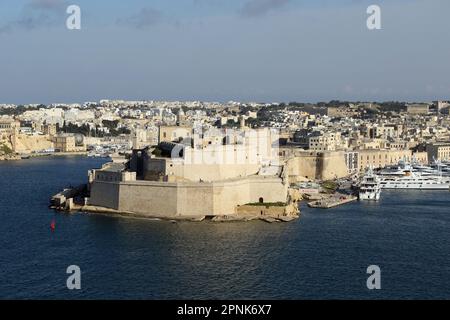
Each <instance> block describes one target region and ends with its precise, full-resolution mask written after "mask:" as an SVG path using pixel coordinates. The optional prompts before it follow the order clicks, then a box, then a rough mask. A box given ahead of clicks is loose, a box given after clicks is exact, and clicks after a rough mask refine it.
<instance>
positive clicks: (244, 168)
mask: <svg viewBox="0 0 450 320" xmlns="http://www.w3.org/2000/svg"><path fill="white" fill-rule="evenodd" d="M258 170H259V166H258V165H257V164H208V165H204V164H183V165H180V164H175V165H174V166H173V167H170V162H169V165H168V166H167V167H166V174H168V175H175V176H177V177H182V178H184V179H187V180H190V181H195V182H197V181H200V179H201V180H203V181H221V180H226V179H233V178H237V177H240V176H242V177H246V176H249V175H253V174H256V173H258Z"/></svg>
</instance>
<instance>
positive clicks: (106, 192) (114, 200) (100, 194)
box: [89, 181, 119, 210]
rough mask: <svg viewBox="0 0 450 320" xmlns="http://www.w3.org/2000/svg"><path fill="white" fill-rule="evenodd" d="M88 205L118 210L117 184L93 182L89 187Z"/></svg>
mask: <svg viewBox="0 0 450 320" xmlns="http://www.w3.org/2000/svg"><path fill="white" fill-rule="evenodd" d="M89 204H92V205H95V206H99V207H105V208H110V209H115V210H118V209H119V184H118V183H115V182H104V181H95V182H94V183H93V184H92V186H91V198H90V200H89Z"/></svg>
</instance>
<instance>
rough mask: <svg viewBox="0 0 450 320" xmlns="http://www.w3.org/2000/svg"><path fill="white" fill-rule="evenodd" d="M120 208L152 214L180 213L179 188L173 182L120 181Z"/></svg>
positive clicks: (169, 214)
mask: <svg viewBox="0 0 450 320" xmlns="http://www.w3.org/2000/svg"><path fill="white" fill-rule="evenodd" d="M119 210H120V211H130V212H136V213H141V214H148V215H150V216H175V215H177V213H178V207H177V188H176V185H175V184H173V183H158V182H155V183H134V182H129V183H128V182H122V183H120V192H119Z"/></svg>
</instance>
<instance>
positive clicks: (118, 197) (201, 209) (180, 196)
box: [90, 177, 287, 217]
mask: <svg viewBox="0 0 450 320" xmlns="http://www.w3.org/2000/svg"><path fill="white" fill-rule="evenodd" d="M281 181H282V180H281V179H279V178H264V177H258V178H245V179H237V180H230V181H223V182H215V183H191V182H187V183H184V182H182V183H167V182H152V181H135V182H120V183H119V182H116V183H113V182H111V183H106V182H94V183H93V185H92V191H91V199H90V204H91V205H94V206H103V207H107V208H112V209H117V210H119V211H123V212H135V213H140V214H146V215H149V216H155V217H158V216H160V217H161V216H163V217H171V216H201V215H226V214H235V213H236V207H237V206H238V205H244V204H247V203H253V202H258V201H259V198H260V197H261V198H263V199H264V201H265V202H285V201H286V197H287V186H285V185H283V184H282V183H281Z"/></svg>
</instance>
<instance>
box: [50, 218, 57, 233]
mask: <svg viewBox="0 0 450 320" xmlns="http://www.w3.org/2000/svg"><path fill="white" fill-rule="evenodd" d="M55 228H56V221H55V219H53V220H52V222H51V223H50V229H51V230H52V231H55Z"/></svg>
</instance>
